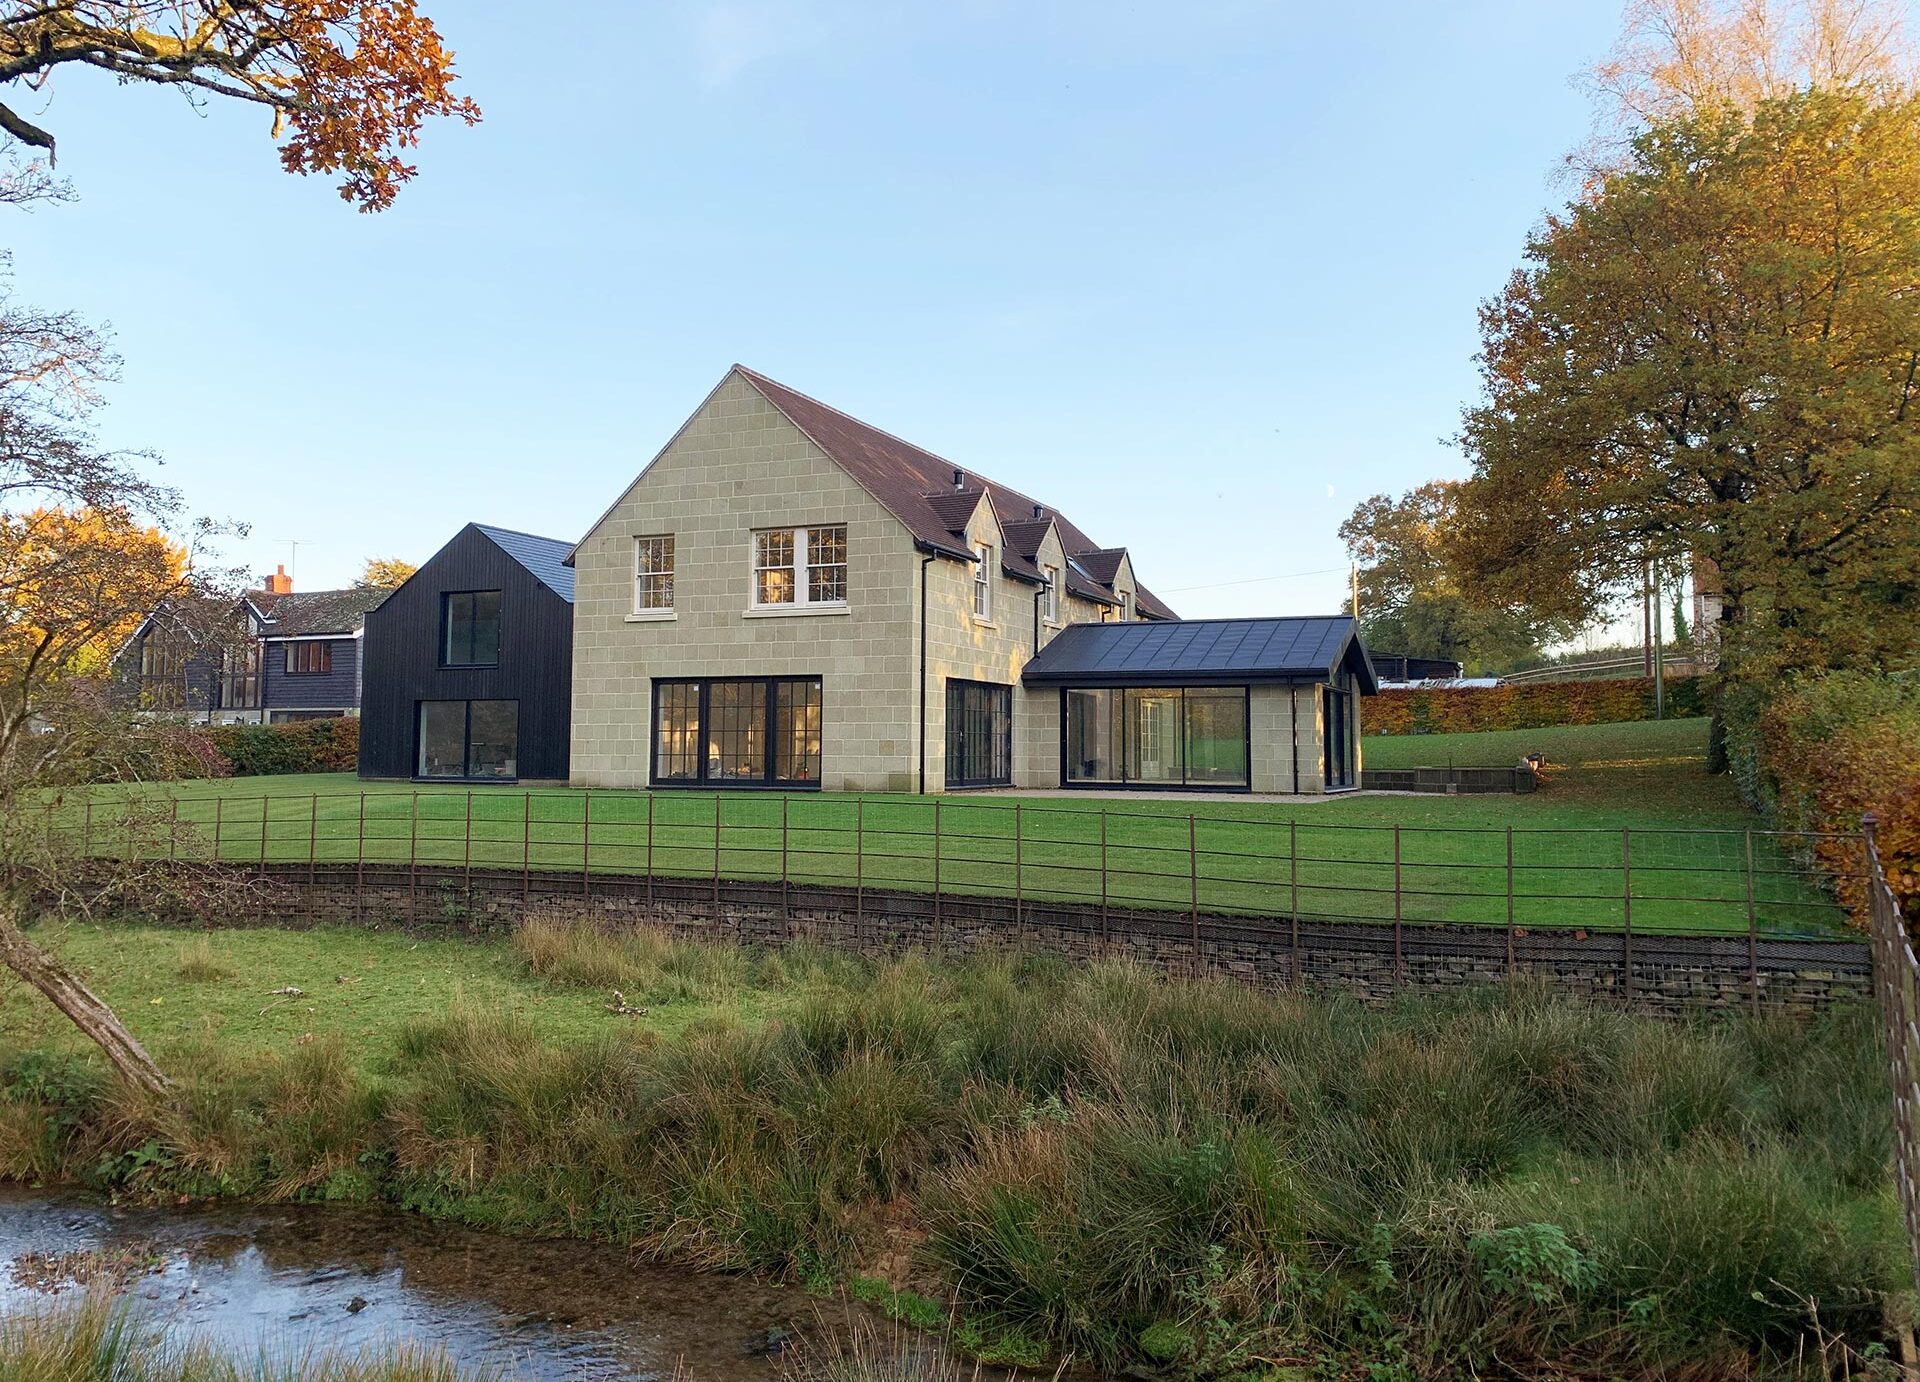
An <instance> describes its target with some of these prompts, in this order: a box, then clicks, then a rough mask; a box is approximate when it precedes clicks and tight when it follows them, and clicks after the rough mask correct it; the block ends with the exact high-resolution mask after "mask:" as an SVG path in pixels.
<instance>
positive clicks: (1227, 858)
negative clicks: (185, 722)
mask: <svg viewBox="0 0 1920 1382" xmlns="http://www.w3.org/2000/svg"><path fill="white" fill-rule="evenodd" d="M1705 734H1706V722H1705V721H1703V720H1682V721H1669V722H1664V723H1658V724H1654V723H1641V724H1630V725H1604V726H1595V727H1592V728H1579V729H1560V730H1538V731H1517V732H1513V733H1499V734H1489V735H1445V736H1442V735H1433V736H1420V737H1406V738H1394V737H1375V738H1370V739H1368V740H1367V741H1366V745H1365V752H1366V755H1367V761H1368V762H1370V763H1373V764H1374V765H1375V766H1402V765H1406V766H1411V765H1424V764H1444V763H1447V762H1457V763H1469V762H1472V763H1505V762H1510V761H1514V760H1516V759H1518V757H1519V756H1520V754H1521V753H1523V752H1527V751H1541V752H1545V753H1546V754H1547V756H1548V759H1549V761H1550V763H1552V764H1553V765H1554V767H1553V769H1552V770H1551V772H1550V773H1549V776H1548V779H1547V782H1546V784H1545V785H1544V786H1543V788H1542V790H1541V791H1539V792H1537V793H1534V794H1531V795H1526V796H1508V795H1498V796H1459V797H1445V796H1403V795H1376V794H1368V795H1360V796H1353V797H1346V798H1341V799H1338V800H1333V801H1274V800H1259V801H1254V800H1246V799H1241V798H1235V797H1231V796H1222V797H1217V798H1210V799H1205V800H1199V801H1195V800H1192V799H1190V798H1188V799H1172V798H1167V797H1158V796H1153V795H1150V794H1144V793H1143V794H1136V795H1128V796H1109V797H1092V796H1087V797H1082V796H1077V795H1068V794H1058V795H1050V796H1040V797H1023V796H1016V795H1011V794H991V795H957V796H950V797H946V798H928V797H914V796H895V795H887V794H878V793H875V794H862V795H851V794H848V795H842V794H792V795H782V794H725V793H711V792H640V791H608V790H601V791H592V792H588V791H581V790H572V789H553V788H537V789H530V788H522V787H511V786H503V787H476V788H471V789H468V788H464V787H462V788H453V789H444V788H429V787H416V786H414V785H412V784H407V783H362V782H361V781H359V780H358V779H357V778H354V777H351V776H348V775H345V774H329V775H321V776H294V777H275V778H237V779H231V780H228V781H224V782H192V783H183V784H178V785H175V786H172V787H169V788H165V789H154V790H164V791H167V792H169V793H170V794H171V795H173V796H174V797H176V798H177V800H178V805H177V807H173V806H170V807H169V809H170V810H173V811H176V812H177V816H178V820H179V822H180V823H181V825H182V826H183V827H184V828H185V838H184V840H183V842H182V844H181V846H180V848H181V849H182V850H183V851H184V852H186V853H188V854H190V855H193V856H196V857H213V856H215V855H216V854H217V856H218V857H219V858H221V859H223V860H228V861H246V860H257V859H261V858H265V859H267V860H272V861H278V862H283V863H284V862H293V863H299V862H304V861H306V860H309V859H311V860H312V861H314V863H315V864H316V865H322V864H329V863H340V862H352V861H355V860H360V859H365V860H366V861H368V862H377V863H388V864H393V863H403V864H404V863H409V862H417V863H420V864H431V865H443V866H444V865H457V866H468V865H471V866H473V867H476V868H482V867H487V868H500V867H506V868H514V869H519V868H534V869H541V870H582V869H585V870H590V871H592V872H594V873H630V874H639V873H652V874H655V875H666V876H693V877H711V876H713V874H714V873H715V872H716V870H717V871H718V872H719V873H720V874H721V876H723V877H728V878H740V879H777V878H779V877H781V876H782V875H783V874H784V875H785V876H786V877H787V878H789V879H791V880H792V881H795V882H801V883H809V882H817V883H832V884H860V885H865V886H869V887H875V888H904V889H913V890H927V889H930V888H933V887H935V886H938V887H939V888H940V889H941V890H943V891H948V892H972V893H984V894H991V895H1002V896H1004V895H1016V896H1019V897H1021V898H1023V899H1030V900H1034V901H1041V902H1045V901H1074V902H1089V903H1094V902H1099V901H1102V900H1104V901H1106V902H1107V903H1109V904H1112V905H1115V906H1128V905H1139V906H1155V907H1169V908H1187V907H1191V906H1194V905H1196V904H1197V905H1198V906H1199V907H1200V908H1202V909H1203V910H1207V911H1219V912H1239V913H1246V914H1253V915H1265V916H1277V915H1287V914H1289V913H1292V912H1296V911H1297V912H1298V913H1299V914H1300V915H1302V916H1306V917H1325V918H1335V919H1343V918H1344V919H1373V920H1387V919H1392V918H1393V917H1395V916H1396V915H1397V916H1399V917H1400V918H1401V919H1402V920H1405V921H1409V922H1418V921H1452V922H1466V923H1476V924H1486V925H1505V924H1506V922H1507V920H1508V910H1507V898H1508V893H1509V882H1508V880H1509V869H1508V862H1507V861H1508V849H1509V839H1511V849H1512V869H1511V877H1512V886H1511V891H1512V895H1513V912H1512V919H1513V921H1514V923H1515V924H1516V925H1520V926H1527V927H1555V926H1561V927H1587V928H1594V929H1601V928H1617V927H1619V926H1621V925H1622V924H1623V920H1624V917H1625V913H1626V910H1627V908H1626V897H1627V894H1628V891H1629V888H1631V893H1632V920H1633V924H1634V926H1635V927H1636V928H1639V929H1643V930H1647V931H1661V930H1668V931H1679V930H1690V931H1701V930H1707V931H1729V932H1744V931H1745V930H1746V929H1747V927H1748V918H1749V908H1748V895H1749V883H1751V892H1752V898H1753V906H1752V909H1751V911H1752V916H1753V918H1754V921H1755V924H1756V925H1757V927H1758V929H1760V930H1761V931H1762V932H1767V933H1820V932H1825V931H1830V930H1831V929H1832V928H1833V927H1834V926H1835V925H1836V923H1837V921H1838V917H1837V915H1836V913H1835V912H1834V910H1833V908H1832V907H1831V906H1830V905H1829V904H1828V903H1827V901H1826V899H1825V897H1824V895H1823V894H1822V893H1821V891H1820V890H1819V889H1818V888H1817V887H1816V886H1815V885H1814V883H1813V880H1812V879H1811V878H1810V877H1809V876H1808V875H1807V874H1806V873H1805V872H1804V871H1803V870H1802V868H1801V867H1800V866H1799V865H1798V864H1796V863H1795V862H1794V861H1793V860H1792V859H1791V858H1790V857H1789V856H1788V855H1787V854H1786V853H1785V852H1783V851H1782V850H1780V849H1778V848H1776V847H1775V845H1774V844H1773V842H1772V841H1771V840H1770V839H1768V838H1767V837H1766V836H1765V835H1764V834H1757V835H1755V836H1754V837H1753V839H1752V841H1751V850H1752V858H1751V868H1749V857H1748V851H1749V839H1748V832H1749V831H1751V830H1754V829H1755V828H1756V827H1757V825H1758V822H1757V820H1756V818H1755V817H1753V816H1752V815H1751V814H1750V813H1748V812H1747V811H1745V810H1744V809H1743V808H1742V807H1741V806H1740V804H1739V802H1738V801H1737V800H1736V799H1735V798H1734V796H1733V792H1732V789H1731V786H1730V785H1729V784H1728V783H1727V782H1726V781H1725V779H1722V778H1711V777H1708V776H1707V775H1706V773H1705V771H1704V755H1705ZM116 809H117V808H116V806H115V805H114V803H113V801H112V799H111V798H110V797H109V798H106V799H104V800H102V799H96V804H95V809H94V813H93V814H94V819H93V822H92V825H91V834H92V837H93V847H94V848H95V849H96V850H102V849H112V848H114V847H115V838H114V837H115V831H114V826H113V817H114V814H115V811H116ZM716 823H717V828H716ZM75 824H76V826H77V828H80V829H83V830H85V829H87V828H88V827H87V826H86V825H85V823H83V822H76V823H75ZM1624 829H1630V830H1631V831H1632V841H1631V843H1630V844H1629V843H1628V842H1627V840H1626V837H1625V836H1624V835H1623V830H1624ZM1190 845H1191V852H1190Z"/></svg>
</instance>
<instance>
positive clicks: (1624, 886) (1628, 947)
mask: <svg viewBox="0 0 1920 1382" xmlns="http://www.w3.org/2000/svg"><path fill="white" fill-rule="evenodd" d="M1620 928H1621V929H1620V979H1621V983H1622V985H1623V986H1624V987H1625V989H1626V991H1627V999H1628V1001H1629V1002H1631V1001H1632V999H1633V828H1632V827H1631V826H1625V825H1623V826H1621V827H1620Z"/></svg>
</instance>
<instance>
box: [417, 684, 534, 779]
mask: <svg viewBox="0 0 1920 1382" xmlns="http://www.w3.org/2000/svg"><path fill="white" fill-rule="evenodd" d="M475 701H502V702H506V703H509V704H511V705H512V706H513V761H514V765H515V766H514V772H513V775H512V776H511V777H475V776H474V775H473V703H474V702H475ZM430 705H458V706H459V707H460V708H461V717H462V718H461V722H460V776H458V777H428V776H427V775H426V774H425V773H423V772H421V771H420V752H421V750H422V749H423V748H425V747H426V745H425V743H424V742H423V738H424V736H423V734H422V726H423V725H424V723H425V721H426V718H427V707H428V706H430ZM519 763H520V698H519V697H518V696H422V697H421V698H420V699H419V700H417V701H415V702H414V703H413V780H414V781H415V782H501V783H512V782H518V781H519V780H520V771H519Z"/></svg>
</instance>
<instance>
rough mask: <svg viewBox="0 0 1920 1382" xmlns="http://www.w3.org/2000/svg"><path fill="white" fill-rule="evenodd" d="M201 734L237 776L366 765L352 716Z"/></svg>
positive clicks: (346, 770)
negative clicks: (361, 762)
mask: <svg viewBox="0 0 1920 1382" xmlns="http://www.w3.org/2000/svg"><path fill="white" fill-rule="evenodd" d="M199 733H201V734H203V735H204V736H205V737H206V739H207V741H208V742H209V743H211V744H212V745H213V747H214V748H215V749H217V750H218V751H219V753H220V755H221V757H222V758H224V759H225V760H226V761H227V763H228V764H229V765H231V771H232V774H233V775H234V776H236V777H268V776H272V775H276V774H280V773H350V772H353V771H354V770H355V769H356V768H358V767H359V764H360V721H359V720H358V719H357V718H355V717H354V716H351V715H340V716H334V717H332V718H329V719H325V720H296V721H294V722H293V723H292V724H284V725H216V726H214V727H212V728H210V729H204V730H201V731H199Z"/></svg>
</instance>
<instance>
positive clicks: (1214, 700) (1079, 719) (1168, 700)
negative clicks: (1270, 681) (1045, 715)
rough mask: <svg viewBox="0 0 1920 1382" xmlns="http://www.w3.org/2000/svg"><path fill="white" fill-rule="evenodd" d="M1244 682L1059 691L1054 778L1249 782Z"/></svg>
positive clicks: (1160, 783)
mask: <svg viewBox="0 0 1920 1382" xmlns="http://www.w3.org/2000/svg"><path fill="white" fill-rule="evenodd" d="M1247 736H1248V725H1247V688H1246V687H1244V686H1127V687H1119V686H1090V687H1072V688H1069V689H1068V690H1067V691H1065V692H1064V693H1063V694H1062V707H1061V725H1060V757H1061V778H1062V780H1063V781H1064V782H1065V783H1066V784H1067V785H1068V786H1074V785H1076V784H1089V785H1090V784H1095V783H1097V784H1099V785H1101V786H1117V787H1199V788H1222V789H1228V790H1244V789H1245V788H1246V787H1248V786H1249V785H1250V784H1251V780H1252V779H1251V777H1250V776H1249V764H1250V762H1251V758H1252V754H1251V751H1250V745H1249V741H1248V737H1247Z"/></svg>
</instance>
